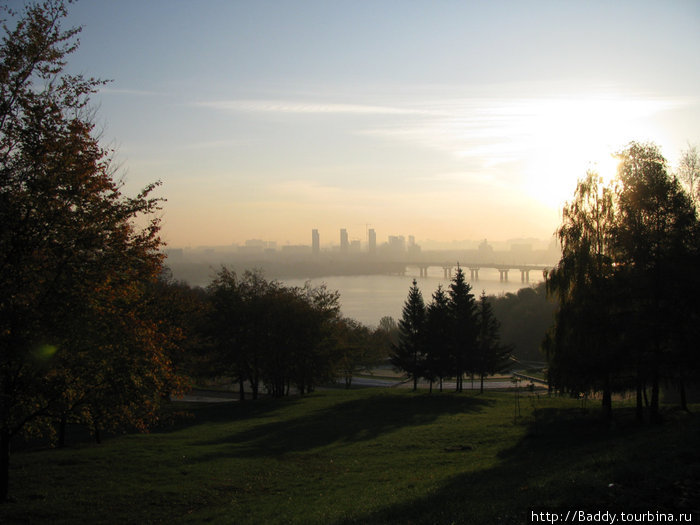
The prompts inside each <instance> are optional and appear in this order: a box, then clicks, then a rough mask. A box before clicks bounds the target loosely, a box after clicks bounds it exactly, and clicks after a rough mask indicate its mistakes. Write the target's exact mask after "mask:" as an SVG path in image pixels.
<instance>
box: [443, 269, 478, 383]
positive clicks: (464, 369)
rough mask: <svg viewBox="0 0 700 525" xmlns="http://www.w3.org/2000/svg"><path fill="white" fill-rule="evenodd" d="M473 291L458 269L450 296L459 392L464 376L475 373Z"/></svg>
mask: <svg viewBox="0 0 700 525" xmlns="http://www.w3.org/2000/svg"><path fill="white" fill-rule="evenodd" d="M471 290H472V287H471V285H470V284H469V283H468V282H467V281H466V279H465V278H464V271H463V270H462V269H461V268H460V267H457V272H455V276H454V278H453V279H452V282H451V283H450V289H449V292H448V294H449V298H450V302H449V310H450V317H451V327H452V332H451V334H450V335H451V345H452V360H453V363H454V367H455V368H454V373H455V376H456V379H457V387H456V388H457V391H458V392H461V391H462V389H463V381H464V374H465V373H473V372H474V364H475V363H474V357H475V352H476V338H477V334H478V324H477V309H476V301H475V299H474V294H473V293H472V291H471Z"/></svg>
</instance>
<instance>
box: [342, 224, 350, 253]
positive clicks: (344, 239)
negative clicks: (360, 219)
mask: <svg viewBox="0 0 700 525" xmlns="http://www.w3.org/2000/svg"><path fill="white" fill-rule="evenodd" d="M349 249H350V242H349V241H348V231H347V230H346V229H345V228H341V229H340V253H348V250H349Z"/></svg>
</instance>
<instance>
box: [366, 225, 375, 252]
mask: <svg viewBox="0 0 700 525" xmlns="http://www.w3.org/2000/svg"><path fill="white" fill-rule="evenodd" d="M367 243H368V250H369V253H377V234H376V233H375V231H374V228H370V230H369V231H368V232H367Z"/></svg>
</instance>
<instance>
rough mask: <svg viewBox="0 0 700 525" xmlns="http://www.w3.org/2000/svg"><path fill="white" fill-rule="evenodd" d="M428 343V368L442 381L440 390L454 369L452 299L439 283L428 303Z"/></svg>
mask: <svg viewBox="0 0 700 525" xmlns="http://www.w3.org/2000/svg"><path fill="white" fill-rule="evenodd" d="M425 334H426V338H425V344H426V368H427V369H428V370H429V375H430V376H431V377H434V378H437V379H438V381H439V382H440V392H442V383H443V379H444V378H445V377H449V376H450V374H451V373H452V370H454V363H453V361H452V359H451V353H450V350H451V338H450V336H451V334H452V324H451V316H450V299H449V297H448V296H447V293H446V292H445V290H444V289H443V287H442V285H439V286H438V288H437V290H436V291H435V293H433V300H432V302H431V303H430V304H429V305H428V309H427V314H426V328H425Z"/></svg>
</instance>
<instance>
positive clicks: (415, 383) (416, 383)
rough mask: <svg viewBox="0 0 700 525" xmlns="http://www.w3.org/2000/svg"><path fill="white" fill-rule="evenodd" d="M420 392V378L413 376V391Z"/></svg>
mask: <svg viewBox="0 0 700 525" xmlns="http://www.w3.org/2000/svg"><path fill="white" fill-rule="evenodd" d="M416 390H418V376H417V375H416V374H413V391H414V392H415V391H416Z"/></svg>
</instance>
